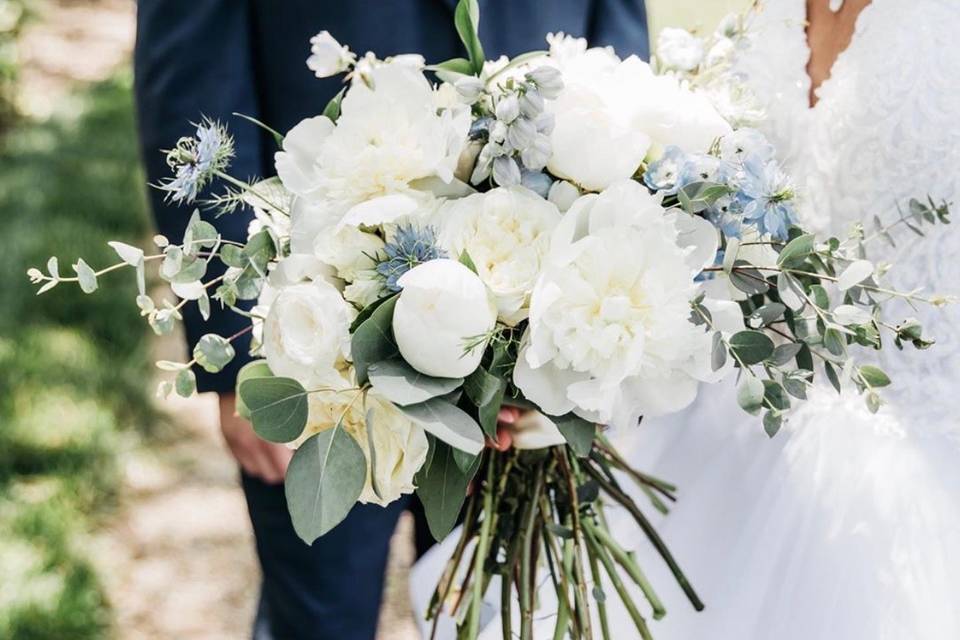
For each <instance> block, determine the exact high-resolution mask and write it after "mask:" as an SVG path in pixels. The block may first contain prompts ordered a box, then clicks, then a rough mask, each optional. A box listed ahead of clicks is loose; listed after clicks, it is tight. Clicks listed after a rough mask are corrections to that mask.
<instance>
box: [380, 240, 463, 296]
mask: <svg viewBox="0 0 960 640" xmlns="http://www.w3.org/2000/svg"><path fill="white" fill-rule="evenodd" d="M383 252H384V253H385V254H386V257H381V258H379V259H378V262H377V266H376V270H377V273H378V274H379V275H380V276H382V277H383V279H384V281H385V286H386V288H387V290H389V291H392V292H397V291H400V285H398V284H397V280H399V279H400V277H401V276H402V275H403V274H405V273H406V272H407V271H410V269H413V268H414V267H415V266H417V265H419V264H423V263H424V262H429V261H430V260H437V259H439V258H446V257H447V254H446V252H445V251H444V250H443V249H441V248H440V247H439V246H438V245H437V232H436V231H435V230H434V229H433V227H422V228H418V227H415V226H413V225H412V224H402V225H400V226H398V227H397V230H396V233H395V234H394V236H393V239H392V240H391V241H390V242H388V243H386V245H385V246H384V247H383Z"/></svg>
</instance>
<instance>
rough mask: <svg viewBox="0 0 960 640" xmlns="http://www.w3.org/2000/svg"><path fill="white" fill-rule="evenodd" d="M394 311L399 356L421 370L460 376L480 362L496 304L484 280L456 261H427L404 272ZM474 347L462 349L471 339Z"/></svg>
mask: <svg viewBox="0 0 960 640" xmlns="http://www.w3.org/2000/svg"><path fill="white" fill-rule="evenodd" d="M398 284H399V285H400V287H401V292H400V297H399V298H398V299H397V305H396V308H395V309H394V312H393V335H394V337H395V338H396V340H397V346H398V347H399V348H400V354H401V355H402V356H403V359H404V360H406V361H407V363H408V364H409V365H410V366H412V367H413V368H414V369H416V370H417V371H419V372H420V373H425V374H426V375H428V376H434V377H438V378H461V377H463V376H467V375H469V374H471V373H473V371H474V370H475V369H476V368H477V367H478V366H479V364H480V358H481V357H482V356H483V350H484V348H485V346H486V341H483V340H482V336H485V335H487V334H488V333H490V331H491V330H492V329H493V328H494V326H495V324H496V321H497V306H496V304H495V303H494V300H493V296H491V295H490V292H489V291H488V290H487V287H486V286H485V285H484V284H483V281H482V280H480V278H479V277H478V276H477V274H475V273H474V272H473V271H471V270H470V269H468V268H467V267H465V266H463V265H462V264H460V263H459V262H457V261H455V260H446V259H443V260H431V261H429V262H425V263H423V264H421V265H418V266H416V267H414V268H413V269H411V270H410V271H408V272H407V273H405V274H404V275H403V276H402V277H401V278H400V280H399V281H398ZM476 340H480V343H479V344H478V345H477V346H476V348H474V349H472V350H470V351H469V352H468V351H467V350H466V347H467V346H468V345H469V343H470V342H471V341H476Z"/></svg>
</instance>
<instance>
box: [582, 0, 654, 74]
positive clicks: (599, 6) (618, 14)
mask: <svg viewBox="0 0 960 640" xmlns="http://www.w3.org/2000/svg"><path fill="white" fill-rule="evenodd" d="M587 39H588V40H589V41H590V43H591V44H593V45H604V46H607V45H610V46H613V48H614V49H615V50H616V52H617V55H619V56H620V57H622V58H625V57H627V56H629V55H631V54H636V55H637V56H639V57H640V58H642V59H643V60H649V59H650V33H649V30H648V26H647V11H646V9H645V8H644V1H643V0H594V1H593V15H592V16H591V20H590V33H589V34H588V35H587Z"/></svg>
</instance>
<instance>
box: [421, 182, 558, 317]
mask: <svg viewBox="0 0 960 640" xmlns="http://www.w3.org/2000/svg"><path fill="white" fill-rule="evenodd" d="M440 219H441V221H442V222H441V225H442V226H441V229H440V244H441V246H443V247H444V249H446V250H447V252H448V253H449V255H450V256H453V257H459V256H460V255H461V254H463V253H464V252H466V253H468V254H469V255H470V258H471V259H472V260H473V264H474V265H475V266H476V268H477V273H478V275H479V276H480V279H481V280H482V281H483V283H484V284H486V285H487V288H488V289H490V292H491V293H493V296H494V298H496V301H497V308H498V310H499V315H500V320H501V321H502V322H504V323H506V324H508V325H514V324H517V323H518V322H520V321H521V320H523V319H524V318H526V317H527V313H528V306H529V302H530V292H531V291H533V285H534V283H535V282H536V280H537V277H538V276H539V275H540V269H541V267H542V263H543V261H544V259H545V258H546V255H547V252H548V251H549V248H550V236H551V233H552V232H553V229H554V228H555V227H556V226H557V224H558V223H559V222H560V212H559V211H558V210H557V207H556V206H554V205H553V203H551V202H548V201H546V200H544V199H543V198H541V197H540V196H538V195H537V194H536V193H534V192H533V191H530V190H529V189H527V188H525V187H521V186H513V187H498V188H496V189H493V190H491V191H488V192H486V193H479V194H476V195H472V196H469V197H467V198H463V199H461V200H457V201H455V202H454V203H453V204H452V205H451V206H450V207H449V208H448V209H447V210H446V211H444V213H443V216H442V217H441V218H440Z"/></svg>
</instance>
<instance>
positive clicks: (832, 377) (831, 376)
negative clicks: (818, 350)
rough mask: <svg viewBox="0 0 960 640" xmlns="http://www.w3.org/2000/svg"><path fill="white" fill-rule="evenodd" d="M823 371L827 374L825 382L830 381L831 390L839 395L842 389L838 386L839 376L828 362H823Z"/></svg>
mask: <svg viewBox="0 0 960 640" xmlns="http://www.w3.org/2000/svg"><path fill="white" fill-rule="evenodd" d="M823 371H824V373H826V374H827V380H829V381H830V384H831V385H833V388H834V389H836V390H837V393H840V392H841V389H842V387H841V385H840V376H838V375H837V370H836V369H835V368H834V367H833V365H832V364H830V363H829V362H824V363H823Z"/></svg>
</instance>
